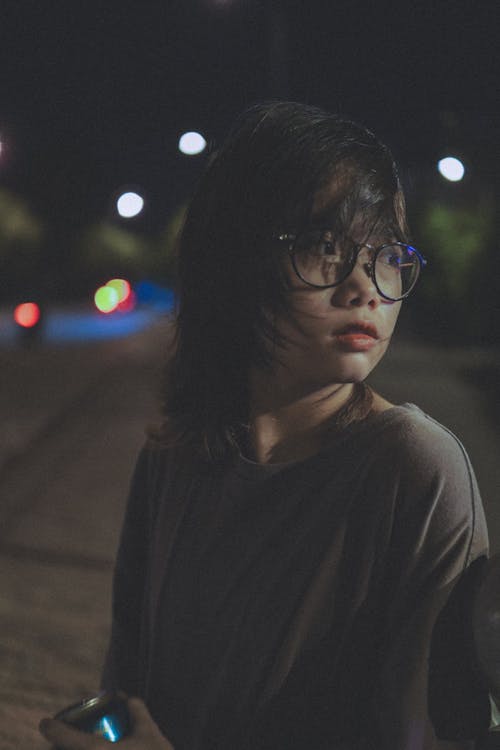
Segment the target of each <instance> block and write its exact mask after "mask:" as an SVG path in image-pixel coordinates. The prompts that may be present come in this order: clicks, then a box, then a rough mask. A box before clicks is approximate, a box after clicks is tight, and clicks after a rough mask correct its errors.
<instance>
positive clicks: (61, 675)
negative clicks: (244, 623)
mask: <svg viewBox="0 0 500 750" xmlns="http://www.w3.org/2000/svg"><path fill="white" fill-rule="evenodd" d="M167 336H168V332H167V327H166V325H165V323H158V324H156V325H155V326H154V327H153V328H151V329H150V330H148V331H147V332H145V333H142V334H140V335H137V336H133V337H131V338H129V339H122V340H120V341H115V342H107V343H105V344H99V345H93V346H87V347H75V348H73V349H68V348H65V349H53V350H49V351H47V350H45V349H44V350H39V351H37V350H33V351H24V352H23V351H10V352H9V351H0V368H1V369H2V371H3V373H4V375H5V376H6V381H5V380H4V382H7V381H8V383H9V388H8V389H6V388H4V390H2V392H1V393H0V414H1V415H2V421H3V424H4V425H6V428H4V431H3V432H4V435H3V438H2V440H3V442H1V443H0V541H1V547H0V586H1V590H2V598H1V600H0V750H11V749H12V750H13V749H14V748H16V750H24V749H25V748H26V750H38V749H40V750H41V748H44V747H46V745H45V743H44V742H43V740H42V739H41V738H39V736H38V732H37V729H36V727H37V724H38V721H39V719H40V718H41V716H43V715H45V714H47V713H53V712H54V711H56V710H57V709H58V708H60V707H61V706H64V705H66V704H67V703H69V702H72V701H74V700H77V699H79V698H81V697H83V696H84V695H87V694H89V693H92V692H93V691H95V689H96V686H97V681H98V675H99V670H100V665H101V662H102V657H103V652H104V647H105V643H106V640H107V636H108V628H109V602H110V581H111V572H112V561H113V558H114V554H115V550H116V544H117V536H118V530H119V526H120V521H121V517H122V513H123V503H124V499H125V496H126V490H127V485H128V480H129V476H130V472H131V468H132V464H133V460H134V456H135V454H136V452H137V450H138V448H139V446H140V444H141V443H142V440H143V433H144V425H145V424H146V423H147V422H149V421H152V420H154V418H155V416H156V413H157V406H158V404H157V400H156V390H157V387H158V383H159V378H160V372H161V341H162V339H163V338H166V337H167ZM48 355H49V356H48ZM498 361H499V358H498V356H497V355H496V354H494V353H492V352H481V351H468V352H464V351H458V350H457V351H453V352H446V351H443V350H440V349H430V348H428V347H423V346H417V345H415V344H412V345H403V344H396V346H395V347H394V350H393V352H392V353H391V354H390V355H389V356H388V358H387V360H386V361H385V362H384V363H383V364H382V365H381V366H380V368H379V369H378V370H377V371H376V374H375V376H374V377H373V384H374V385H376V386H378V387H379V389H380V390H381V391H382V392H383V393H384V395H385V396H386V397H388V398H390V399H392V400H395V401H398V402H401V401H414V402H416V403H418V404H419V405H420V406H422V408H424V409H425V410H426V411H429V412H430V413H431V414H433V416H435V417H436V418H437V419H439V420H440V421H442V422H444V423H445V424H447V425H448V426H450V427H451V428H452V429H453V430H454V431H455V432H457V434H458V435H459V436H460V437H461V438H462V439H463V441H464V442H465V443H466V445H467V448H468V450H469V452H470V454H471V456H472V458H473V462H474V464H475V466H476V470H477V473H478V476H479V479H480V483H481V485H482V488H483V494H484V496H485V504H486V506H487V514H488V519H489V522H490V527H491V534H492V538H493V547H494V549H498V548H499V547H500V544H499V543H497V542H496V540H497V539H498V540H499V542H500V516H499V513H498V510H497V505H498V504H499V503H498V500H497V497H498V490H499V488H500V461H498V456H499V455H500V434H499V433H498V432H497V431H496V430H495V427H494V425H495V421H494V419H493V418H492V412H491V409H488V407H487V403H488V402H487V400H486V395H487V394H486V393H485V392H484V389H482V388H478V387H477V382H481V379H480V378H479V375H480V374H481V373H484V372H491V370H492V368H493V371H494V372H498ZM495 368H497V369H496V370H495ZM471 372H472V373H473V375H474V373H475V375H476V377H474V376H471Z"/></svg>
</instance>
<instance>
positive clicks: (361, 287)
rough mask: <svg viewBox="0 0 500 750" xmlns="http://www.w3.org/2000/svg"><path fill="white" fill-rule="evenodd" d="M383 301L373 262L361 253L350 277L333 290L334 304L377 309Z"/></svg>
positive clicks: (365, 254) (367, 255) (364, 253)
mask: <svg viewBox="0 0 500 750" xmlns="http://www.w3.org/2000/svg"><path fill="white" fill-rule="evenodd" d="M381 302H382V299H381V297H380V294H379V293H378V290H377V287H376V286H375V282H374V281H373V272H372V261H371V257H370V255H369V254H367V253H366V252H364V251H362V252H360V253H359V255H358V257H357V260H356V264H355V266H354V268H353V269H352V271H351V273H350V274H349V276H348V277H347V278H346V279H344V281H343V282H342V283H341V284H339V286H338V287H335V288H334V289H333V295H332V304H336V305H340V306H342V307H363V306H365V305H367V306H368V307H371V308H375V307H378V306H379V305H380V303H381Z"/></svg>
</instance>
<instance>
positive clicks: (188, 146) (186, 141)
mask: <svg viewBox="0 0 500 750" xmlns="http://www.w3.org/2000/svg"><path fill="white" fill-rule="evenodd" d="M206 145H207V142H206V140H205V139H204V138H203V136H202V135H201V133H197V132H195V131H193V130H191V131H189V133H184V135H181V137H180V138H179V151H180V152H181V153H182V154H186V155H187V156H194V155H195V154H201V152H202V151H204V150H205V148H206Z"/></svg>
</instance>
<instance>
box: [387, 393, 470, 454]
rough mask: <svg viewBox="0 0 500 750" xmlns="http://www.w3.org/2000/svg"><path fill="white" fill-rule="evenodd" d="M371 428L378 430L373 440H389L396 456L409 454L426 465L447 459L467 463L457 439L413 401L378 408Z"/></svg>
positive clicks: (464, 450)
mask: <svg viewBox="0 0 500 750" xmlns="http://www.w3.org/2000/svg"><path fill="white" fill-rule="evenodd" d="M373 427H374V428H375V431H376V432H378V440H377V442H378V443H380V444H381V445H383V444H387V443H391V448H392V449H393V450H394V449H398V454H399V455H400V457H403V456H408V457H411V458H412V459H413V461H414V462H420V461H422V460H423V461H425V462H427V465H429V466H430V465H436V466H439V464H445V463H446V462H449V461H451V462H458V463H460V464H464V465H466V466H469V465H470V460H469V457H468V455H467V451H466V449H465V447H464V445H463V443H462V441H461V439H460V438H459V437H457V435H455V433H454V432H453V431H452V430H451V429H450V428H449V427H446V426H445V425H443V424H441V423H440V422H439V421H438V420H437V419H435V418H433V417H432V416H430V415H429V414H427V413H426V412H424V411H423V410H422V409H421V408H420V407H418V406H416V405H415V404H412V403H405V404H401V405H399V406H392V407H390V408H388V409H385V410H383V411H380V412H379V413H378V414H375V416H374V417H373Z"/></svg>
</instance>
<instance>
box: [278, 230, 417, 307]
mask: <svg viewBox="0 0 500 750" xmlns="http://www.w3.org/2000/svg"><path fill="white" fill-rule="evenodd" d="M310 229H317V230H319V231H331V230H330V229H329V227H310ZM306 231H308V230H307V229H304V230H302V231H300V232H280V233H278V234H276V235H275V239H276V240H278V242H287V241H288V243H289V245H288V254H289V256H290V261H291V263H292V267H293V270H294V271H295V273H296V275H297V276H298V278H299V279H300V280H301V281H303V282H304V284H307V285H308V286H311V287H313V288H314V289H333V288H334V287H336V286H339V285H340V284H342V283H343V282H344V281H345V280H346V279H347V278H348V277H349V276H350V275H351V273H352V272H353V271H354V268H355V266H356V262H357V259H358V255H359V253H360V252H361V250H362V248H364V247H367V248H368V249H370V250H373V251H374V256H373V259H372V260H371V261H369V263H368V267H369V270H370V278H371V280H372V281H373V283H374V284H375V287H376V289H377V292H378V293H379V294H380V296H381V297H383V298H384V299H387V300H390V301H391V302H400V301H401V300H403V299H406V297H408V296H409V295H410V294H411V293H412V292H413V290H414V289H415V287H416V285H417V281H418V279H419V278H420V273H421V271H422V269H423V268H425V266H426V265H427V260H426V259H425V257H424V256H423V255H422V253H421V252H420V250H418V249H417V248H416V247H413V245H409V244H408V243H407V242H400V241H399V240H396V242H385V243H384V244H383V245H379V246H378V247H374V246H373V245H370V244H369V243H367V242H362V243H360V244H355V245H354V248H353V252H352V258H353V260H352V265H351V267H350V269H349V271H348V272H347V273H346V274H345V276H343V277H342V278H341V279H340V281H335V282H334V283H333V284H313V283H312V282H311V281H307V279H304V277H303V276H301V274H300V271H299V270H298V268H297V266H296V263H295V257H294V256H295V255H296V254H297V251H296V250H295V249H294V243H295V242H296V240H297V237H299V236H300V235H301V234H303V233H305V232H306ZM392 245H403V246H404V247H409V248H410V249H411V250H412V251H413V252H414V253H415V254H416V256H417V258H418V262H419V268H418V274H417V277H416V279H415V282H414V284H413V286H412V287H411V288H410V289H409V290H408V291H407V292H406V293H405V294H403V295H402V296H401V297H396V298H394V297H388V296H387V294H384V293H383V292H382V291H381V289H380V288H379V285H378V284H377V280H376V278H375V262H376V260H377V257H378V256H379V254H380V253H381V251H382V250H384V248H386V247H391V246H392Z"/></svg>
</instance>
